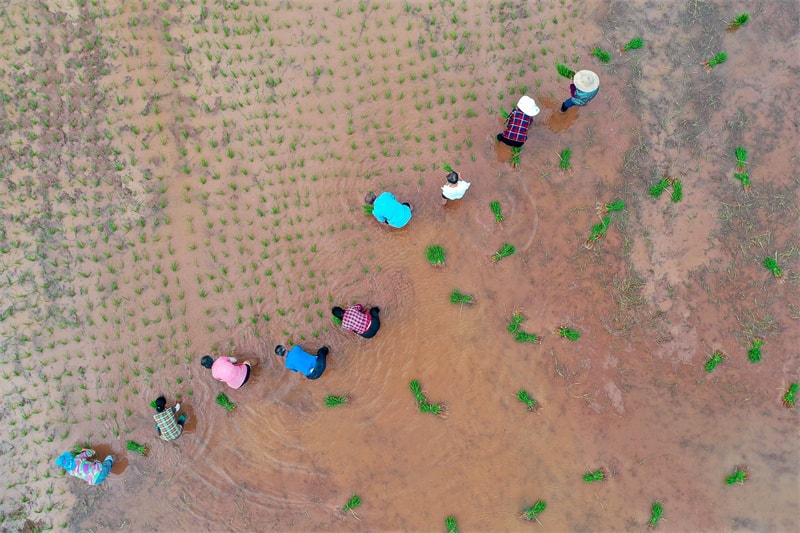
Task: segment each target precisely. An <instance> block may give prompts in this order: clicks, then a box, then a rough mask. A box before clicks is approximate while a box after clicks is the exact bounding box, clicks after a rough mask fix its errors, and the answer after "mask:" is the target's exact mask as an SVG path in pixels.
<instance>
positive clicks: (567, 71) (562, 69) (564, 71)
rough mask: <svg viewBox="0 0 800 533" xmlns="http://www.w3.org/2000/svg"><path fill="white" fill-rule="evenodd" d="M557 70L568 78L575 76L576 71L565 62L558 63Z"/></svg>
mask: <svg viewBox="0 0 800 533" xmlns="http://www.w3.org/2000/svg"><path fill="white" fill-rule="evenodd" d="M556 71H558V73H559V74H560V75H561V76H563V77H565V78H567V79H568V80H571V79H572V78H574V77H575V71H574V70H572V69H571V68H569V67H568V66H566V65H564V64H563V63H556Z"/></svg>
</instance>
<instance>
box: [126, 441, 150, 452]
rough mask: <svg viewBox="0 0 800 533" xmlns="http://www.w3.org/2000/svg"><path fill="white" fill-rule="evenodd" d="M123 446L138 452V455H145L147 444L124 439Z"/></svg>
mask: <svg viewBox="0 0 800 533" xmlns="http://www.w3.org/2000/svg"><path fill="white" fill-rule="evenodd" d="M125 447H127V448H128V449H129V450H130V451H132V452H136V453H138V454H139V455H147V445H145V444H139V443H138V442H135V441H132V440H127V441H125Z"/></svg>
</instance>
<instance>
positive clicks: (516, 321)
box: [507, 311, 541, 344]
mask: <svg viewBox="0 0 800 533" xmlns="http://www.w3.org/2000/svg"><path fill="white" fill-rule="evenodd" d="M523 322H525V317H523V316H522V313H520V312H516V311H515V312H514V313H512V314H511V321H510V322H509V323H508V328H507V329H508V332H509V333H511V334H512V335H514V340H515V341H516V342H527V343H531V344H535V343H537V342H539V341H540V340H541V337H540V336H539V335H536V334H534V333H526V332H524V331H522V323H523Z"/></svg>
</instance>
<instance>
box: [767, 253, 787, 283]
mask: <svg viewBox="0 0 800 533" xmlns="http://www.w3.org/2000/svg"><path fill="white" fill-rule="evenodd" d="M764 267H765V268H766V269H767V270H769V271H770V272H772V275H773V276H775V277H776V278H781V277H783V270H782V269H781V267H779V266H778V260H777V259H775V258H773V257H766V258H764Z"/></svg>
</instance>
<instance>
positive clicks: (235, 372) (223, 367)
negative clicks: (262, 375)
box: [211, 357, 247, 389]
mask: <svg viewBox="0 0 800 533" xmlns="http://www.w3.org/2000/svg"><path fill="white" fill-rule="evenodd" d="M211 375H212V376H214V379H216V380H218V381H224V382H225V383H227V384H228V386H229V387H230V388H232V389H238V388H239V387H241V386H242V384H243V383H244V379H245V378H246V377H247V365H235V364H233V363H232V362H231V359H230V357H219V358H218V359H217V360H216V361H214V364H213V365H211Z"/></svg>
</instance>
